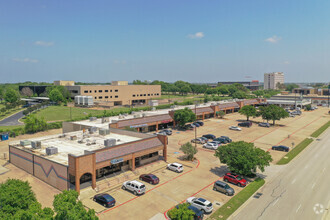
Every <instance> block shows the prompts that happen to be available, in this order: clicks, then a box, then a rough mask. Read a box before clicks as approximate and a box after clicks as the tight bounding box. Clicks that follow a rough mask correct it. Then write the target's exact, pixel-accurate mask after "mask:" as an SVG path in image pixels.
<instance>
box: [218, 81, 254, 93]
mask: <svg viewBox="0 0 330 220" xmlns="http://www.w3.org/2000/svg"><path fill="white" fill-rule="evenodd" d="M235 83H238V84H241V85H243V86H244V87H245V88H247V89H249V90H252V91H254V90H258V89H259V81H258V80H252V81H246V82H242V81H238V82H218V85H220V84H222V85H232V84H235Z"/></svg>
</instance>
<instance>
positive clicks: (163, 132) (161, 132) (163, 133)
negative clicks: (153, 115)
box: [155, 131, 167, 136]
mask: <svg viewBox="0 0 330 220" xmlns="http://www.w3.org/2000/svg"><path fill="white" fill-rule="evenodd" d="M159 134H160V135H165V136H167V133H166V132H165V131H160V132H156V133H155V135H159Z"/></svg>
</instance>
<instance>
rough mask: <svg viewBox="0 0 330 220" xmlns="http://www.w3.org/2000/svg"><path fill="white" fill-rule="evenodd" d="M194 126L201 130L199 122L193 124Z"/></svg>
mask: <svg viewBox="0 0 330 220" xmlns="http://www.w3.org/2000/svg"><path fill="white" fill-rule="evenodd" d="M192 124H193V125H195V126H196V127H197V128H199V127H200V126H201V125H200V124H199V123H197V122H194V123H192Z"/></svg>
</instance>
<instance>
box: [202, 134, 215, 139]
mask: <svg viewBox="0 0 330 220" xmlns="http://www.w3.org/2000/svg"><path fill="white" fill-rule="evenodd" d="M203 137H205V138H207V139H212V140H213V139H215V136H214V135H213V134H204V135H203Z"/></svg>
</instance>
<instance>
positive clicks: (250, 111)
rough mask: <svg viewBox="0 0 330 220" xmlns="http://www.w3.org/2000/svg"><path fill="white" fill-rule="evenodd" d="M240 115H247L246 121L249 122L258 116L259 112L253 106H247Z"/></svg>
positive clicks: (241, 110) (240, 111)
mask: <svg viewBox="0 0 330 220" xmlns="http://www.w3.org/2000/svg"><path fill="white" fill-rule="evenodd" d="M238 113H240V114H241V115H245V116H246V120H247V121H248V120H249V118H250V117H253V116H256V115H257V110H256V108H255V107H254V106H252V105H245V106H243V107H242V108H241V109H240V110H239V111H238Z"/></svg>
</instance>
